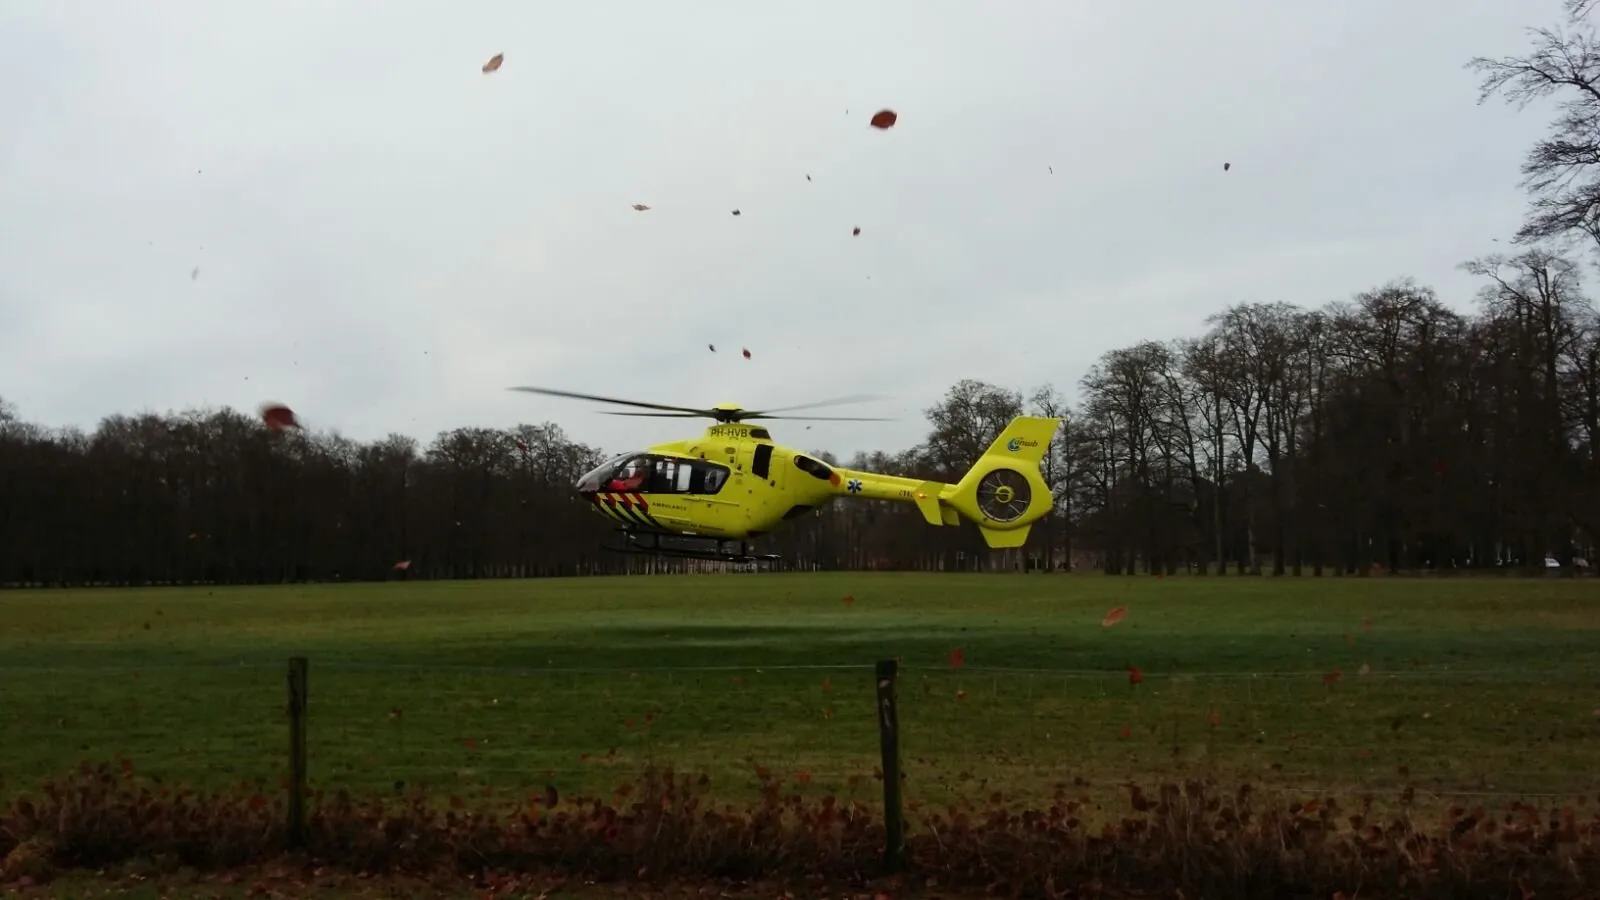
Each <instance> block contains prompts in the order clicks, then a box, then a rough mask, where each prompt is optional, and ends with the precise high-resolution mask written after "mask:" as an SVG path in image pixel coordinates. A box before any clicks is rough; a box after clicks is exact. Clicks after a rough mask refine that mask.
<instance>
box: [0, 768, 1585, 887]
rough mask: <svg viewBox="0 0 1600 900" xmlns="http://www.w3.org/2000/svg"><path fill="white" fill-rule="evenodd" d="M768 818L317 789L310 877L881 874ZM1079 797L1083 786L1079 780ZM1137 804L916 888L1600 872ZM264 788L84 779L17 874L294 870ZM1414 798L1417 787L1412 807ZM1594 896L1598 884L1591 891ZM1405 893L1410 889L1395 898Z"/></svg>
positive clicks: (1046, 818)
mask: <svg viewBox="0 0 1600 900" xmlns="http://www.w3.org/2000/svg"><path fill="white" fill-rule="evenodd" d="M757 775H758V777H759V778H760V781H761V784H762V790H761V799H760V802H758V803H756V804H754V805H752V806H749V807H745V808H735V807H732V806H726V805H725V806H722V807H720V808H711V807H710V806H709V805H708V804H707V803H706V802H705V801H704V800H703V799H702V798H703V797H704V796H705V794H704V789H705V787H706V785H707V780H706V778H705V777H704V776H701V777H699V778H694V777H692V776H686V775H679V774H676V773H674V772H673V771H672V770H671V769H651V770H647V771H646V772H645V773H644V774H643V776H642V777H641V778H640V779H639V780H638V781H635V782H633V783H632V784H626V785H623V786H621V787H619V788H618V790H617V792H616V795H615V796H614V797H613V798H612V799H611V800H609V801H606V800H602V799H597V798H588V797H582V798H563V797H559V796H557V794H556V792H555V790H554V789H553V788H550V789H547V790H545V791H542V792H539V793H536V794H532V795H529V796H527V797H521V798H518V799H516V800H515V801H513V802H500V803H498V804H495V803H490V802H487V801H485V800H483V799H481V798H480V799H479V800H477V801H475V802H472V803H469V802H468V801H467V800H466V799H463V798H460V797H451V798H449V800H448V802H445V803H439V802H435V801H434V799H433V798H429V797H427V796H424V795H423V794H421V793H413V794H412V795H410V796H408V797H405V798H399V799H396V798H384V799H359V798H355V797H351V796H350V795H348V794H347V793H345V792H343V791H339V792H334V793H331V794H329V793H320V792H313V793H312V794H311V796H310V797H308V803H307V828H308V834H307V843H306V847H305V849H304V853H303V856H304V857H305V859H304V860H303V862H304V863H305V864H307V865H315V864H321V865H328V866H336V867H339V868H341V869H344V870H346V871H357V872H365V873H372V874H408V875H438V874H443V873H449V874H454V875H457V876H460V875H466V876H470V877H473V878H474V879H477V880H478V881H479V882H480V883H490V882H493V881H495V880H496V879H503V878H505V877H507V875H508V874H519V873H520V874H525V873H542V874H548V875H551V876H555V877H569V878H582V879H585V880H596V881H619V880H642V881H658V880H662V879H708V880H709V879H763V880H780V881H782V880H789V881H796V882H798V881H802V880H804V881H807V882H810V883H811V884H813V885H817V884H820V883H824V882H826V883H834V884H839V885H844V884H860V883H862V882H864V881H866V880H868V879H870V878H871V877H873V876H874V875H875V874H877V873H878V871H879V870H880V869H881V856H882V847H883V841H884V829H883V826H882V822H881V821H880V818H879V816H878V815H877V814H876V811H875V810H872V809H870V808H868V807H865V806H863V805H861V804H858V803H855V802H850V803H840V802H839V801H837V800H836V799H835V798H833V797H822V798H820V799H818V798H803V797H801V796H799V795H798V794H797V793H795V792H793V791H792V790H791V789H789V788H788V787H787V786H786V785H785V784H784V783H783V782H781V781H780V780H779V779H777V778H775V777H774V776H773V774H772V773H771V772H770V771H767V770H764V769H758V770H757ZM1078 786H1080V787H1081V786H1084V785H1083V784H1082V782H1079V785H1078ZM1127 789H1128V798H1129V807H1128V809H1127V810H1126V811H1125V813H1124V814H1122V815H1119V816H1114V817H1113V818H1114V819H1115V820H1114V821H1105V822H1104V823H1103V824H1101V825H1099V826H1090V825H1088V824H1086V822H1085V819H1086V818H1087V814H1086V812H1087V810H1088V809H1089V801H1088V800H1087V798H1083V797H1073V796H1071V793H1072V791H1071V789H1069V788H1068V787H1067V786H1065V785H1063V786H1061V787H1059V788H1058V789H1057V790H1056V792H1055V796H1054V797H1053V800H1052V802H1051V803H1050V804H1049V806H1048V807H1047V808H1044V809H1021V810H1018V809H1015V808H1012V807H1010V806H1008V805H1007V804H1006V803H1005V802H1004V798H1003V797H1001V796H1000V795H998V794H997V795H993V796H991V797H990V798H988V802H987V803H985V804H982V805H979V804H976V803H973V802H970V801H965V802H961V803H957V804H955V805H953V806H952V807H950V808H949V809H947V810H946V811H944V812H940V813H935V814H927V815H921V816H918V817H917V818H916V819H914V820H913V821H911V822H909V823H908V833H909V836H908V838H907V845H906V859H907V862H908V867H909V869H908V872H907V873H906V875H907V877H909V878H911V879H914V881H913V882H911V883H913V884H928V883H932V884H934V885H938V886H940V887H944V888H952V889H960V888H969V887H970V888H985V889H988V890H989V891H992V892H996V893H1003V894H1009V895H1012V896H1039V897H1050V898H1060V897H1067V896H1093V895H1096V894H1100V893H1102V892H1106V893H1110V892H1113V891H1118V890H1149V891H1171V890H1172V889H1173V888H1175V887H1181V889H1182V890H1183V891H1184V892H1185V894H1186V895H1187V896H1190V897H1196V896H1200V897H1205V896H1227V897H1234V898H1249V897H1275V898H1277V897H1294V896H1322V897H1328V896H1333V895H1335V894H1338V893H1341V892H1342V893H1344V894H1345V895H1346V896H1352V897H1353V896H1374V895H1382V896H1396V895H1399V896H1408V897H1452V898H1461V897H1476V896H1485V897H1488V896H1495V897H1505V896H1511V897H1530V896H1537V897H1540V898H1547V897H1563V896H1582V895H1583V894H1582V893H1581V891H1580V889H1581V888H1582V887H1583V886H1585V885H1594V884H1595V881H1596V879H1597V878H1600V856H1597V853H1596V841H1597V838H1600V815H1595V816H1590V817H1589V818H1587V819H1579V817H1578V816H1577V814H1576V812H1575V810H1574V809H1573V808H1572V807H1563V808H1558V809H1554V810H1549V811H1540V810H1537V809H1535V808H1534V807H1532V806H1528V805H1526V804H1512V805H1510V806H1507V807H1506V808H1504V809H1501V810H1498V811H1494V812H1491V811H1490V810H1488V809H1486V808H1483V807H1478V808H1473V809H1468V808H1465V807H1454V808H1452V809H1450V810H1449V811H1448V813H1447V814H1446V815H1445V817H1444V818H1443V820H1442V821H1437V822H1419V821H1417V820H1416V818H1415V817H1414V816H1413V815H1412V814H1411V812H1410V809H1411V807H1410V805H1409V800H1410V797H1409V795H1407V796H1403V797H1402V798H1401V799H1402V805H1401V808H1400V812H1398V813H1394V814H1390V815H1388V816H1387V817H1386V818H1380V817H1379V816H1378V815H1377V814H1375V813H1374V811H1373V803H1372V799H1371V798H1370V797H1369V798H1365V799H1363V800H1361V801H1360V803H1359V805H1358V806H1357V807H1356V808H1354V809H1351V810H1345V809H1343V808H1341V805H1340V803H1339V801H1338V800H1337V799H1336V798H1334V797H1318V798H1314V799H1311V800H1308V801H1306V802H1305V803H1302V804H1290V805H1285V804H1283V803H1281V802H1278V801H1275V800H1271V799H1265V800H1263V799H1258V798H1256V797H1255V796H1254V794H1253V792H1252V790H1251V788H1250V787H1249V786H1248V785H1246V786H1244V787H1241V788H1239V789H1238V790H1236V791H1232V792H1220V791H1218V790H1217V789H1216V787H1215V786H1214V785H1212V784H1210V783H1204V782H1198V781H1191V782H1188V783H1186V784H1184V785H1181V786H1180V785H1176V784H1164V785H1162V786H1161V787H1160V789H1159V790H1158V792H1157V794H1156V795H1155V796H1150V795H1148V794H1146V793H1145V791H1144V790H1143V789H1141V788H1140V787H1138V786H1137V785H1132V784H1130V785H1128V786H1127ZM275 793H276V794H277V795H276V796H273V797H270V798H269V797H267V796H266V795H264V794H261V793H257V792H254V791H251V790H248V789H246V790H244V791H241V792H238V793H234V794H215V795H200V794H195V793H192V792H190V791H187V790H184V789H181V788H180V789H171V788H165V787H154V788H152V787H151V786H149V785H147V784H143V783H141V782H140V780H139V779H136V778H135V777H134V775H133V771H132V767H131V766H130V765H129V764H128V763H127V762H126V761H120V762H119V764H117V765H109V764H108V765H100V766H89V765H84V766H81V767H80V768H79V769H78V770H76V771H75V772H74V773H72V774H71V775H70V776H68V777H67V778H65V779H63V780H61V781H59V782H56V783H52V784H46V785H45V786H43V787H42V788H41V789H40V790H39V791H38V792H37V794H36V795H35V796H33V797H29V798H24V799H20V800H17V801H15V802H13V803H12V804H11V805H10V806H9V807H7V808H6V809H5V810H4V812H3V813H0V858H3V860H4V862H3V863H0V880H11V881H16V880H21V879H24V878H26V879H28V880H30V881H40V880H42V879H44V878H47V877H49V875H50V873H51V872H53V871H57V870H59V869H62V868H69V867H70V868H102V867H107V866H112V865H116V864H119V863H125V862H129V861H140V862H142V863H144V864H147V865H153V866H155V867H158V868H162V867H165V868H172V867H176V866H190V867H194V868H197V869H201V870H210V871H216V870H219V869H224V868H229V867H236V866H241V865H247V864H255V863H264V862H268V861H271V860H274V859H279V858H281V857H282V855H283V853H284V841H285V837H286V832H285V815H286V814H285V801H284V799H283V797H282V795H281V792H275ZM1408 794H1409V792H1408ZM1590 890H1591V893H1592V892H1593V889H1592V888H1591V889H1590ZM1397 892H1398V893H1397Z"/></svg>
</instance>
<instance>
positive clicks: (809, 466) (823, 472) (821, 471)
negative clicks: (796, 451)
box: [794, 455, 833, 481]
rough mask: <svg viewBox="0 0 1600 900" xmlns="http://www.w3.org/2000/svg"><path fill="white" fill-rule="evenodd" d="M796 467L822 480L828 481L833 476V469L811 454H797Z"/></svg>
mask: <svg viewBox="0 0 1600 900" xmlns="http://www.w3.org/2000/svg"><path fill="white" fill-rule="evenodd" d="M794 467H795V468H796V469H799V470H800V471H802V472H804V473H806V474H807V475H810V476H811V477H812V478H816V479H819V480H821V481H827V480H828V479H830V478H832V477H833V470H832V469H830V468H828V467H827V466H826V465H825V464H823V463H821V462H818V461H817V460H814V459H812V458H811V457H809V456H799V455H796V456H795V458H794Z"/></svg>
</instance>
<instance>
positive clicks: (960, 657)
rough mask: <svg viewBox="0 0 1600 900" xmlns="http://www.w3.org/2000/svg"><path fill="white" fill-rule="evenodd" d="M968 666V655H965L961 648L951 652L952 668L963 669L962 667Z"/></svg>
mask: <svg viewBox="0 0 1600 900" xmlns="http://www.w3.org/2000/svg"><path fill="white" fill-rule="evenodd" d="M966 664H967V655H966V654H965V653H963V652H961V648H960V647H957V648H955V649H954V650H951V651H950V668H952V669H959V668H961V667H962V666H964V665H966Z"/></svg>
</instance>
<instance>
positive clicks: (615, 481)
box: [606, 459, 647, 491]
mask: <svg viewBox="0 0 1600 900" xmlns="http://www.w3.org/2000/svg"><path fill="white" fill-rule="evenodd" d="M646 474H647V473H646V471H645V467H644V460H641V459H630V460H628V462H627V464H626V465H624V466H623V467H622V468H621V469H619V470H617V474H616V477H614V478H612V479H611V484H610V486H609V487H607V488H606V489H607V490H611V491H637V490H639V489H640V488H642V487H644V479H645V475H646Z"/></svg>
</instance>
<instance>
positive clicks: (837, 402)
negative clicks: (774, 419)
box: [745, 394, 883, 418]
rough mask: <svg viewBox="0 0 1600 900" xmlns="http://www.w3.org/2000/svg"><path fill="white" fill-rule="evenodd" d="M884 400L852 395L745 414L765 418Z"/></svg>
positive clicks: (870, 396) (872, 395) (875, 395)
mask: <svg viewBox="0 0 1600 900" xmlns="http://www.w3.org/2000/svg"><path fill="white" fill-rule="evenodd" d="M882 399H883V397H881V396H879V395H877V394H852V395H851V396H849V397H835V398H833V399H832V400H817V401H815V402H813V403H800V404H796V405H794V406H774V407H773V408H771V409H761V410H752V411H750V412H749V413H746V414H745V418H749V417H751V416H764V415H766V414H767V413H775V412H791V411H793V410H797V409H816V408H817V407H819V406H841V405H844V404H846V403H865V402H867V401H868V400H882Z"/></svg>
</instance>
